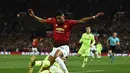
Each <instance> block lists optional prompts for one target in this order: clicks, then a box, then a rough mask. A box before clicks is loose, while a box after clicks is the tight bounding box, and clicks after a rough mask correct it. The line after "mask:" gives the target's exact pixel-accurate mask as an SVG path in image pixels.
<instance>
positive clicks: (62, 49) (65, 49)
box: [50, 45, 70, 57]
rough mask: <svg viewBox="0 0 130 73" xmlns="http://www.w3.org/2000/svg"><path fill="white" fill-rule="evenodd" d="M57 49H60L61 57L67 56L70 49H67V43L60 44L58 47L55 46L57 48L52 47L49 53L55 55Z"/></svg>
mask: <svg viewBox="0 0 130 73" xmlns="http://www.w3.org/2000/svg"><path fill="white" fill-rule="evenodd" d="M57 50H61V51H62V53H63V57H67V56H69V52H70V49H69V46H68V45H63V46H60V47H57V48H53V50H52V52H51V53H50V55H51V56H53V57H54V55H55V53H56V51H57Z"/></svg>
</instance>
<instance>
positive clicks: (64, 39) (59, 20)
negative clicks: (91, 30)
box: [28, 9, 104, 73]
mask: <svg viewBox="0 0 130 73" xmlns="http://www.w3.org/2000/svg"><path fill="white" fill-rule="evenodd" d="M28 11H29V15H30V16H31V17H32V18H34V19H36V20H37V21H39V22H41V23H49V24H52V25H53V41H54V42H53V43H54V47H60V46H62V45H68V41H69V37H70V32H71V29H72V27H73V25H76V24H78V23H84V22H85V21H88V20H90V19H93V18H97V17H98V16H101V15H104V13H102V12H101V13H97V14H96V15H95V16H91V17H85V18H82V19H80V20H67V19H65V16H64V14H63V13H62V12H59V13H57V15H56V16H55V17H52V18H47V19H43V18H40V17H37V16H36V15H35V14H34V12H33V10H32V9H29V10H28ZM53 49H54V48H53ZM63 55H64V53H63V51H61V50H59V49H58V50H56V52H55V55H54V56H51V55H49V58H48V60H49V62H50V65H49V66H48V68H49V67H50V66H51V65H53V63H54V62H55V61H57V62H58V63H59V65H60V66H61V68H62V69H63V71H65V72H64V73H68V71H67V70H66V66H65V65H64V63H63V62H62V60H61V58H60V57H61V56H63ZM34 63H35V58H33V57H32V58H31V61H30V65H29V67H30V69H31V68H32V67H33V65H34ZM43 64H44V63H43ZM48 68H46V69H48ZM43 70H45V68H44V69H43ZM31 72H32V71H31ZM31 72H30V73H31Z"/></svg>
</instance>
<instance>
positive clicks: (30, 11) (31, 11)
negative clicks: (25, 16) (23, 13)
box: [28, 9, 34, 17]
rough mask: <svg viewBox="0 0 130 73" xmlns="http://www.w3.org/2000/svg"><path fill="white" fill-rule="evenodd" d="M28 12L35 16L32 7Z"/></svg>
mask: <svg viewBox="0 0 130 73" xmlns="http://www.w3.org/2000/svg"><path fill="white" fill-rule="evenodd" d="M28 13H29V15H30V16H31V17H33V16H34V12H33V10H32V9H28Z"/></svg>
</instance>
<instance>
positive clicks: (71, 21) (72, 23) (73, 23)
mask: <svg viewBox="0 0 130 73" xmlns="http://www.w3.org/2000/svg"><path fill="white" fill-rule="evenodd" d="M77 22H78V21H77V20H69V24H70V25H71V26H73V25H75V24H77Z"/></svg>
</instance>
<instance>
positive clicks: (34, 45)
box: [32, 39, 38, 47]
mask: <svg viewBox="0 0 130 73" xmlns="http://www.w3.org/2000/svg"><path fill="white" fill-rule="evenodd" d="M32 46H33V47H37V46H38V40H37V39H33V42H32Z"/></svg>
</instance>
